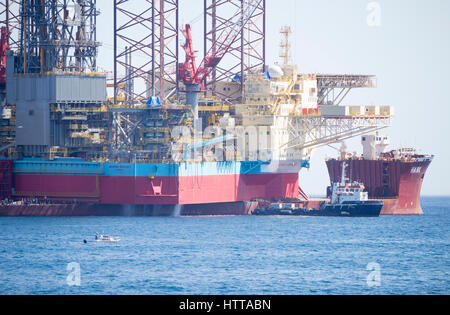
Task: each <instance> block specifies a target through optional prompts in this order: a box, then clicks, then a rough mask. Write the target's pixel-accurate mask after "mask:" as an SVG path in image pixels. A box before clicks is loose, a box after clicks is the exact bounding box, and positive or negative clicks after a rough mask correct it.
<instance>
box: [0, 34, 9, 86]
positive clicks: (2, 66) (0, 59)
mask: <svg viewBox="0 0 450 315" xmlns="http://www.w3.org/2000/svg"><path fill="white" fill-rule="evenodd" d="M8 37H9V33H8V29H7V28H6V27H2V28H1V36H0V84H1V85H4V84H5V83H6V51H7V50H8V49H9V45H8Z"/></svg>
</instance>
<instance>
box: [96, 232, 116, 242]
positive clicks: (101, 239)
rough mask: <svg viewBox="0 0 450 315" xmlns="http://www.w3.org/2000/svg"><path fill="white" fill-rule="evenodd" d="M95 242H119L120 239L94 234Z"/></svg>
mask: <svg viewBox="0 0 450 315" xmlns="http://www.w3.org/2000/svg"><path fill="white" fill-rule="evenodd" d="M95 240H96V241H97V242H120V238H115V237H114V236H111V235H104V234H99V233H96V234H95Z"/></svg>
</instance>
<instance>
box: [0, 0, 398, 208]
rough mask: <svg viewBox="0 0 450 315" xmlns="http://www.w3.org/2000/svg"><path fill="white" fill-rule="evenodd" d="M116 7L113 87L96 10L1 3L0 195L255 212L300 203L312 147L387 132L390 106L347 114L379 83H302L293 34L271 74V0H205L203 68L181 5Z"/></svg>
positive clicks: (56, 2)
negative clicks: (268, 204) (263, 203)
mask: <svg viewBox="0 0 450 315" xmlns="http://www.w3.org/2000/svg"><path fill="white" fill-rule="evenodd" d="M113 5H114V16H113V20H114V27H113V28H114V29H113V33H114V69H113V76H112V77H111V78H109V77H108V75H107V74H106V73H101V72H99V71H98V66H97V61H96V59H97V55H98V50H99V49H100V48H101V43H100V41H99V40H98V38H97V27H96V24H97V17H98V16H99V14H100V11H99V10H98V8H97V3H96V1H95V0H22V1H14V0H6V2H2V4H0V14H1V15H0V23H1V24H0V26H1V42H0V43H1V46H0V62H1V63H0V103H1V114H2V115H1V120H0V135H1V140H0V156H2V157H3V160H2V161H1V163H2V165H1V167H2V170H3V171H2V172H3V177H2V182H1V187H2V188H1V191H0V197H1V198H0V199H2V198H8V199H12V200H16V199H20V198H35V199H38V200H41V201H42V200H45V201H46V202H48V201H49V200H50V201H51V203H52V204H55V206H54V207H56V204H62V203H63V204H65V206H67V204H70V203H76V204H77V205H78V208H80V206H79V205H80V204H83V205H85V206H86V207H91V206H92V205H95V206H99V205H108V206H125V205H127V206H128V205H136V206H139V207H141V208H142V209H150V210H149V211H155V209H162V208H164V207H167V209H170V208H171V207H172V208H173V207H175V206H179V205H182V206H185V207H184V212H183V213H184V214H192V213H195V214H204V213H205V211H206V210H204V209H206V208H207V209H209V210H208V211H209V212H206V213H212V214H221V213H225V214H230V213H231V214H236V213H237V214H241V213H247V212H248V211H249V210H248V209H249V206H248V205H249V204H250V205H251V203H252V202H254V201H255V200H259V199H264V200H283V199H287V198H299V193H300V194H301V195H303V196H304V197H306V196H305V195H304V193H302V190H301V189H299V185H300V180H299V171H300V169H301V168H303V167H308V166H309V159H310V156H311V153H312V152H313V150H315V149H317V148H319V147H321V146H325V145H329V144H332V143H338V142H341V141H343V140H346V139H350V138H353V137H356V136H359V135H363V134H366V133H370V132H374V131H376V130H380V129H383V128H386V127H388V126H389V125H390V123H391V118H392V116H393V109H392V108H391V107H390V106H345V105H343V104H342V103H343V101H344V99H345V97H346V96H347V95H348V93H349V92H350V91H351V90H352V89H355V88H375V87H376V78H375V77H374V76H372V75H322V74H300V73H298V68H297V66H295V65H294V64H293V62H292V60H291V57H290V56H291V55H290V42H289V35H290V33H291V30H290V28H289V27H286V28H283V29H282V30H281V32H280V33H281V35H282V37H283V40H282V43H281V45H280V46H281V53H280V58H281V59H282V63H281V64H277V65H268V64H267V61H266V38H265V33H266V15H267V14H268V12H267V11H266V0H230V1H226V2H223V1H217V0H204V8H203V9H204V12H203V22H204V36H203V38H204V52H203V55H204V58H203V59H202V60H201V61H198V60H197V59H196V58H197V56H196V51H195V46H196V43H194V41H193V36H192V29H191V27H190V25H179V14H180V10H179V1H178V0H155V1H145V2H143V1H138V0H121V1H118V0H114V1H113ZM230 12H232V13H230ZM183 53H184V55H185V58H184V61H183V60H182V58H181V55H182V54H183ZM108 88H110V89H111V90H113V95H112V96H108V95H107V94H108V93H107V89H108ZM179 127H183V128H182V131H183V132H186V133H188V134H189V135H192V134H193V135H194V136H193V137H190V136H188V137H184V135H185V134H184V133H183V132H182V133H181V134H180V133H176V134H174V132H173V131H174V130H175V129H177V128H178V129H179ZM208 128H209V130H210V132H208V133H205V132H203V131H204V130H205V129H208ZM255 139H256V140H255ZM253 140H255V141H256V146H255V147H253V146H252V145H253V144H252V142H255V141H253ZM202 205H207V207H204V208H202ZM164 209H165V208H164ZM192 209H195V210H192ZM49 211H52V210H49ZM73 211H75V210H73ZM164 211H165V210H164ZM164 211H162V212H163V213H164ZM167 211H169V210H167Z"/></svg>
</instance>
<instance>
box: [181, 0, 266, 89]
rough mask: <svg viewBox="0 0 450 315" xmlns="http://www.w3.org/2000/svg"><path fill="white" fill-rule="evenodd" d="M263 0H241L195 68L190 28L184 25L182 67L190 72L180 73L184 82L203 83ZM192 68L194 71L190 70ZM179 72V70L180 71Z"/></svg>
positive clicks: (184, 70)
mask: <svg viewBox="0 0 450 315" xmlns="http://www.w3.org/2000/svg"><path fill="white" fill-rule="evenodd" d="M262 2H263V0H247V1H243V4H242V8H239V10H238V11H237V12H236V13H235V14H234V15H233V18H232V19H231V20H230V21H229V23H228V26H227V27H225V28H224V29H223V30H222V32H221V33H220V35H219V36H218V38H217V40H216V42H214V43H213V44H212V46H211V48H210V50H209V51H208V54H207V55H206V56H205V57H204V58H203V60H202V62H201V63H200V66H199V67H198V68H196V69H193V67H192V63H191V62H192V61H194V63H193V65H194V68H195V56H194V55H193V54H194V50H193V47H192V36H191V28H190V26H189V25H186V29H185V30H183V31H182V32H183V34H184V35H185V37H186V44H185V46H184V48H185V51H186V63H185V64H184V66H183V67H182V69H180V70H182V71H183V72H184V73H186V71H187V72H189V73H191V75H190V76H188V75H182V78H183V79H182V80H183V81H184V83H185V84H197V85H198V84H203V83H204V81H205V79H206V77H207V76H208V75H209V74H210V73H211V72H212V71H213V70H214V68H215V67H217V65H218V64H219V63H220V62H221V61H222V59H223V57H224V56H225V55H226V54H227V53H228V51H229V50H230V47H231V45H232V44H233V42H234V41H235V40H236V38H237V37H238V36H239V34H240V33H241V32H242V29H243V28H244V26H245V25H246V24H247V23H248V21H249V20H250V19H251V17H252V16H253V14H254V13H255V11H256V10H257V9H258V7H259V6H260V5H261V4H262ZM192 70H194V71H192ZM180 73H181V71H180Z"/></svg>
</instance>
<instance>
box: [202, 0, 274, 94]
mask: <svg viewBox="0 0 450 315" xmlns="http://www.w3.org/2000/svg"><path fill="white" fill-rule="evenodd" d="M245 2H246V0H204V33H205V34H204V36H205V37H204V55H205V56H206V55H207V54H208V52H210V51H212V52H213V53H214V49H215V47H220V46H221V45H222V44H223V43H220V42H218V40H219V38H218V36H219V34H220V33H221V32H222V31H223V30H224V29H225V28H229V27H230V26H231V25H230V23H231V21H233V20H234V18H235V15H234V16H233V14H239V9H241V14H242V12H243V8H244V6H245ZM236 12H237V13H236ZM265 31H266V1H265V0H264V1H261V3H260V4H259V5H258V8H257V10H256V11H255V12H254V13H253V14H252V16H251V18H250V20H249V22H248V23H247V24H246V25H244V28H243V30H242V32H241V34H240V35H239V36H238V37H237V38H236V40H235V41H234V42H233V43H232V45H231V48H230V51H229V52H228V54H227V55H226V56H225V57H224V59H223V61H222V62H221V64H220V65H219V66H218V67H217V68H216V69H215V70H214V71H213V72H212V74H211V78H210V79H207V82H205V86H207V88H208V90H210V91H212V93H213V94H214V95H217V96H219V97H220V96H224V95H223V93H221V91H219V90H218V88H217V83H218V82H223V81H231V80H234V81H236V82H239V83H240V89H239V90H238V92H237V93H236V94H235V95H232V96H231V100H239V99H240V98H241V97H242V92H243V90H244V81H245V75H246V74H247V73H249V72H254V71H263V70H264V66H265V62H266V51H265V46H266V40H265ZM227 96H228V97H229V96H230V95H227Z"/></svg>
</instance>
